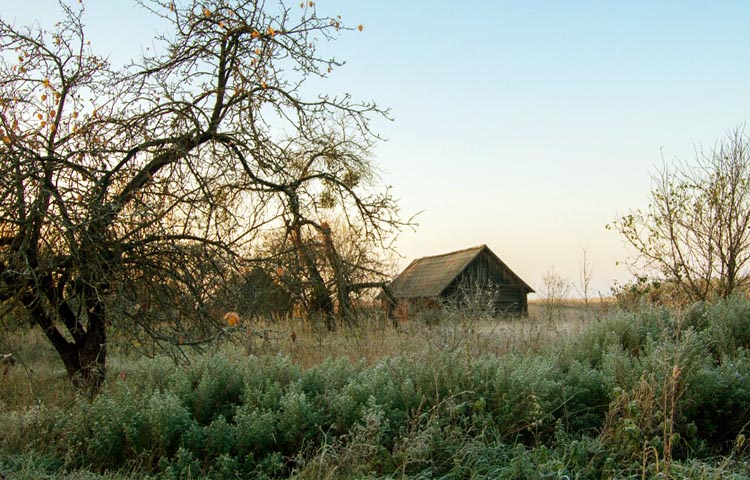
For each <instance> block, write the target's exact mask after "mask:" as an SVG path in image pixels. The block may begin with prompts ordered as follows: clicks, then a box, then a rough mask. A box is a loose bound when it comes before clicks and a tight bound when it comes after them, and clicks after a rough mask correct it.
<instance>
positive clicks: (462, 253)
mask: <svg viewBox="0 0 750 480" xmlns="http://www.w3.org/2000/svg"><path fill="white" fill-rule="evenodd" d="M483 251H487V253H489V255H490V256H491V257H492V259H493V260H494V261H496V262H497V263H498V266H499V267H500V268H502V269H503V270H505V271H506V272H508V273H509V274H510V275H511V276H512V277H513V278H515V279H516V280H517V284H518V285H521V286H523V287H525V288H526V290H527V291H528V292H533V291H534V290H533V289H532V288H531V287H529V286H528V285H527V284H526V282H524V281H523V280H521V278H520V277H519V276H518V275H516V274H515V273H513V271H512V270H511V269H510V268H508V266H507V265H505V264H504V263H503V262H502V261H501V260H500V259H499V258H498V257H497V255H495V254H494V253H493V252H492V250H490V249H489V247H487V245H480V246H478V247H473V248H467V249H465V250H459V251H456V252H451V253H445V254H443V255H435V256H432V257H423V258H418V259H416V260H414V261H413V262H411V263H410V264H409V266H408V267H406V269H404V271H403V272H401V274H400V275H399V276H398V277H396V278H395V279H394V280H393V282H391V284H390V286H389V289H390V291H391V293H392V294H393V296H394V297H395V298H407V297H408V298H416V297H428V298H430V297H438V296H440V294H442V293H443V291H444V290H445V289H446V288H448V287H449V286H450V284H451V283H452V282H453V281H454V280H455V279H456V277H458V276H459V275H460V274H461V272H463V271H464V269H465V268H466V267H467V266H468V265H469V264H470V263H471V262H472V261H473V260H474V259H475V258H477V257H478V256H479V255H480V254H481V253H482V252H483Z"/></svg>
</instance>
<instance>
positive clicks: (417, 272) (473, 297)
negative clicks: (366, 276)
mask: <svg viewBox="0 0 750 480" xmlns="http://www.w3.org/2000/svg"><path fill="white" fill-rule="evenodd" d="M533 292H534V290H533V289H532V288H531V287H530V286H529V285H528V284H527V283H526V282H524V281H523V280H521V277H519V276H518V275H516V274H515V273H514V272H513V271H512V270H511V269H510V268H509V267H508V266H507V265H506V264H505V263H504V262H503V261H502V260H500V259H499V258H498V257H497V255H495V254H494V253H493V252H492V250H490V249H489V248H488V247H487V245H480V246H478V247H474V248H468V249H466V250H459V251H457V252H451V253H446V254H443V255H435V256H431V257H423V258H418V259H416V260H414V261H413V262H411V264H409V266H408V267H406V269H405V270H404V271H403V272H401V274H400V275H399V276H397V277H396V278H395V279H394V280H393V281H392V282H391V283H390V284H389V285H388V286H387V287H386V288H384V289H383V292H381V294H380V295H379V298H380V299H381V300H382V301H383V302H384V304H385V306H386V308H387V310H388V312H389V315H391V316H392V317H395V318H396V319H399V320H406V319H408V318H410V317H411V316H413V315H414V314H415V313H417V312H419V311H423V310H425V309H433V308H440V307H441V306H442V305H445V304H446V303H451V304H453V305H457V306H461V304H462V303H464V304H467V303H470V302H475V301H477V299H480V301H482V302H483V303H484V305H483V307H484V308H486V309H489V310H491V311H492V313H493V314H495V315H498V316H499V315H522V316H526V315H528V300H527V295H528V294H529V293H533Z"/></svg>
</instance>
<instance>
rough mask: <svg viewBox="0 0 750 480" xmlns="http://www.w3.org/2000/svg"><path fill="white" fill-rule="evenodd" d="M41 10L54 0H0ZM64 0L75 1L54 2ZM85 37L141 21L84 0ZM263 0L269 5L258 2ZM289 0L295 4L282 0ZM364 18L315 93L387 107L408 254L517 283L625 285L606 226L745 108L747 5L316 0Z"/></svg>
mask: <svg viewBox="0 0 750 480" xmlns="http://www.w3.org/2000/svg"><path fill="white" fill-rule="evenodd" d="M1 1H2V2H3V3H8V5H6V6H5V8H3V13H2V14H1V15H3V16H4V17H5V18H11V19H13V18H15V19H16V21H17V22H18V23H27V22H28V21H30V20H33V19H39V20H40V21H42V22H45V21H49V19H50V18H54V15H55V13H56V12H57V11H58V10H57V7H56V6H55V5H56V2H55V1H53V0H27V1H25V2H16V1H11V0H1ZM64 1H68V2H73V1H77V0H64ZM84 3H85V5H86V6H87V14H86V17H85V19H86V20H85V21H86V23H87V24H88V25H89V26H90V27H91V28H90V30H89V36H90V38H91V40H92V44H93V46H94V49H95V50H96V51H98V52H99V53H104V54H110V58H111V60H112V61H113V62H117V61H124V59H126V58H129V57H132V56H134V55H137V54H138V53H139V52H140V51H141V48H143V47H145V46H148V45H150V42H151V38H153V36H154V33H155V31H156V30H157V29H158V25H157V24H155V23H154V22H153V21H151V19H150V18H149V17H148V15H147V14H146V13H145V12H144V11H143V10H142V9H140V8H138V7H136V6H134V4H133V2H131V1H130V0H85V2H84ZM267 3H269V4H271V3H273V2H270V1H269V2H267ZM291 3H292V4H295V2H291ZM316 8H317V9H318V12H319V13H320V14H327V15H328V14H332V15H336V14H341V15H342V17H343V20H344V23H345V24H348V25H350V26H356V25H359V24H362V25H363V26H364V28H363V31H362V32H357V31H353V32H346V34H344V35H342V37H341V38H340V39H339V40H337V41H336V42H334V43H333V44H331V45H330V46H326V49H330V51H331V52H332V53H334V54H335V56H336V58H337V59H339V60H345V61H346V65H345V66H344V67H343V68H340V69H337V70H336V71H334V72H333V74H332V76H331V78H330V79H329V80H327V81H326V82H322V83H321V84H320V86H321V89H322V90H325V91H327V92H332V93H337V92H344V91H345V92H348V93H351V94H352V96H353V97H354V98H355V99H362V100H374V101H376V102H377V103H378V104H379V105H380V106H383V107H389V108H390V111H391V115H392V117H393V121H387V120H378V121H376V122H375V124H374V126H375V129H376V131H377V132H378V133H380V134H381V135H382V136H383V137H384V138H386V139H387V141H385V142H383V143H381V144H379V145H378V146H377V147H376V148H375V150H374V160H375V162H376V164H377V165H378V168H379V171H380V173H381V177H382V181H383V184H384V185H391V186H392V187H393V190H394V193H395V196H396V197H397V198H398V199H399V203H400V206H401V211H402V214H403V216H404V217H409V216H411V215H414V214H418V215H417V216H416V219H415V220H416V222H417V223H418V225H417V226H416V227H415V229H414V230H413V231H412V230H406V231H404V232H403V233H402V234H401V236H400V237H399V239H398V241H397V243H396V246H397V250H398V252H399V254H400V258H399V259H398V261H397V263H398V267H404V266H406V265H407V264H408V263H409V262H410V261H412V260H413V259H415V258H418V257H422V256H428V255H435V254H440V253H446V252H450V251H454V250H460V249H463V248H468V247H472V246H476V245H480V244H487V245H488V246H489V247H490V248H491V249H492V250H493V251H494V252H495V253H496V254H497V255H498V256H499V257H500V258H501V259H502V260H503V261H504V262H505V263H506V264H507V265H508V266H509V267H510V268H511V269H512V270H514V271H515V272H516V273H517V274H518V275H519V276H520V277H521V278H523V279H524V280H525V281H526V282H527V283H529V284H530V285H531V286H532V287H534V288H537V289H540V288H541V287H542V282H541V277H542V275H543V274H544V273H545V272H548V271H550V270H551V269H552V270H554V271H555V272H557V273H558V274H559V275H561V276H563V277H565V278H567V279H569V280H570V281H571V282H572V283H574V284H578V283H579V280H578V279H579V274H580V269H581V261H582V251H583V249H586V251H587V257H588V261H589V263H590V264H591V266H592V267H593V276H592V277H593V278H592V292H593V293H594V295H596V294H597V293H601V294H602V295H607V294H609V293H610V287H611V286H612V284H613V282H614V281H618V282H620V283H623V282H627V281H629V280H630V279H632V278H633V272H632V271H631V269H629V268H628V267H627V266H626V265H625V264H626V263H627V260H628V259H629V258H631V257H632V252H629V251H628V250H627V248H626V247H625V245H624V243H623V241H622V239H621V237H620V236H619V235H618V234H617V233H616V232H614V231H610V230H607V229H605V226H606V225H607V224H609V223H611V222H612V221H613V220H615V218H617V217H618V215H623V214H626V213H628V212H629V211H630V210H632V209H636V208H644V207H646V206H647V203H648V200H647V197H648V192H649V190H650V187H651V174H652V173H653V172H654V171H655V170H656V169H657V168H658V167H659V166H661V165H662V162H663V161H666V162H672V161H675V160H678V159H679V160H682V161H687V162H689V161H690V160H691V159H694V158H695V152H696V148H700V147H701V146H703V147H705V148H710V147H712V146H713V145H715V143H716V141H717V140H719V139H721V138H722V137H724V136H725V135H726V134H727V133H728V132H729V131H730V130H731V129H733V128H735V127H737V126H742V125H744V124H745V122H747V121H748V118H749V117H750V88H748V86H749V85H750V82H749V81H750V57H749V56H748V55H747V50H748V46H750V29H748V28H747V23H748V20H750V2H746V1H721V0H717V1H712V2H705V1H636V0H634V1H629V2H614V1H611V2H610V1H551V0H550V1H533V0H531V1H523V2H518V1H516V2H506V1H479V0H466V1H455V0H454V1H450V2H449V1H442V0H433V1H429V2H428V1H423V0H410V1H408V2H406V1H394V0H380V1H377V2H373V1H370V2H365V1H359V0H319V1H317V2H316Z"/></svg>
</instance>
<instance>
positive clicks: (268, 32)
mask: <svg viewBox="0 0 750 480" xmlns="http://www.w3.org/2000/svg"><path fill="white" fill-rule="evenodd" d="M266 33H267V34H269V35H271V36H272V37H273V36H274V35H276V31H275V30H274V29H273V27H268V30H266Z"/></svg>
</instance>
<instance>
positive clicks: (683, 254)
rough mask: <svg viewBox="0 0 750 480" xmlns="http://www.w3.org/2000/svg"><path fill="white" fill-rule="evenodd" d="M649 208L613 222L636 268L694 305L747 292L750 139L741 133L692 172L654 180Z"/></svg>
mask: <svg viewBox="0 0 750 480" xmlns="http://www.w3.org/2000/svg"><path fill="white" fill-rule="evenodd" d="M653 184H654V187H653V190H652V191H651V194H650V196H649V207H648V209H646V210H643V211H642V210H636V211H634V212H632V213H630V214H628V215H625V216H623V217H622V218H620V219H618V220H617V221H615V222H614V223H613V224H612V225H611V227H612V228H615V229H616V230H617V231H619V232H620V233H621V234H622V235H623V237H624V238H625V240H626V242H627V244H629V245H630V246H631V247H632V248H633V249H634V251H635V253H636V257H635V258H634V259H633V262H632V264H633V265H634V266H635V267H636V268H639V269H647V270H650V271H652V272H655V273H656V274H657V275H659V276H661V277H662V278H664V279H666V280H669V281H673V282H675V283H676V284H677V285H679V286H680V288H681V289H682V291H683V292H684V294H685V296H686V298H687V299H688V300H690V301H696V300H706V299H710V298H715V297H721V298H724V297H727V296H729V295H731V294H732V293H733V292H735V291H741V290H743V289H746V288H747V287H748V284H749V277H748V268H749V267H750V138H748V136H747V135H746V134H745V133H744V130H743V129H741V128H736V129H735V130H733V131H732V132H730V133H729V134H728V135H727V136H726V137H725V138H724V139H722V140H721V141H720V142H718V143H717V145H716V146H715V147H714V148H713V149H711V150H710V151H699V152H698V154H697V156H696V160H695V162H694V163H693V164H685V163H681V164H677V165H672V166H668V165H665V166H664V167H663V168H662V170H661V171H659V172H657V173H656V174H655V175H654V176H653Z"/></svg>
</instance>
